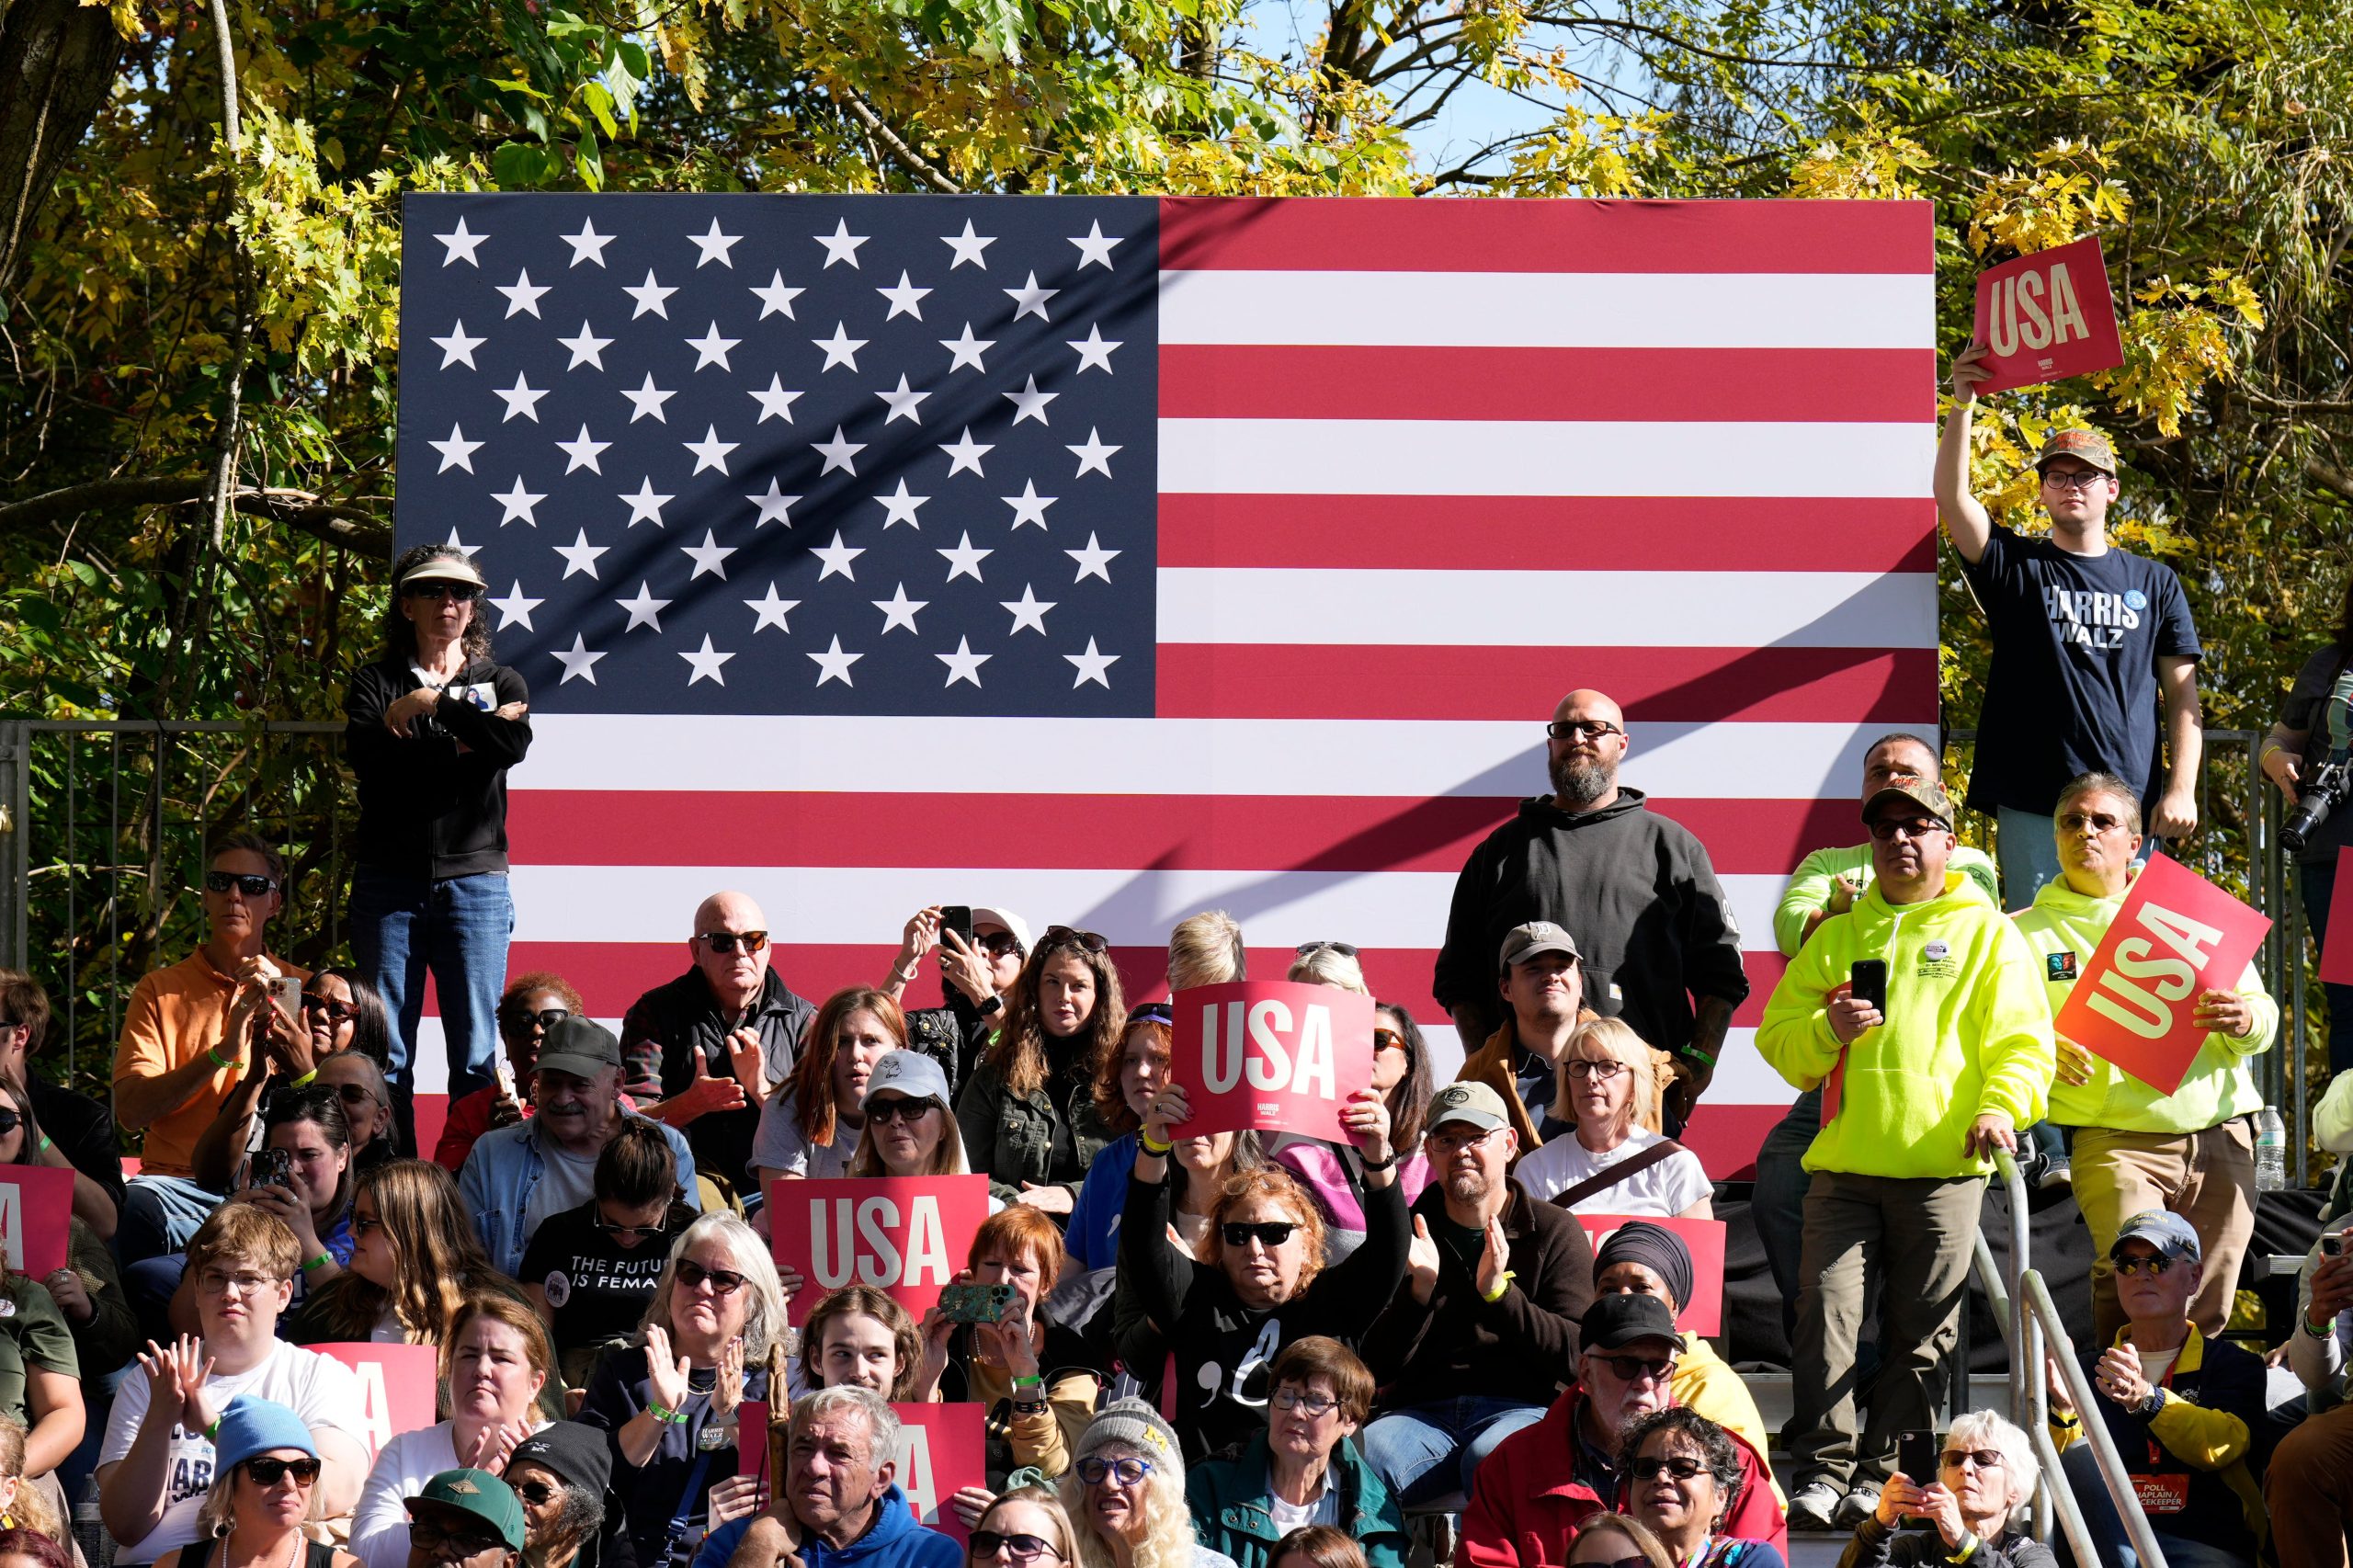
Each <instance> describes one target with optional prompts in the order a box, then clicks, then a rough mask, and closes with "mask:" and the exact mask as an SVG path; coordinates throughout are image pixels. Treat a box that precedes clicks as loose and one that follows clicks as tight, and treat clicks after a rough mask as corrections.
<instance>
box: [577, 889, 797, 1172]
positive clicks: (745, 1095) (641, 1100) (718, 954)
mask: <svg viewBox="0 0 2353 1568" xmlns="http://www.w3.org/2000/svg"><path fill="white" fill-rule="evenodd" d="M768 953H769V947H768V922H767V915H764V914H762V913H761V912H760V906H759V905H758V904H757V903H755V902H753V900H752V897H751V895H750V894H748V893H741V892H715V893H713V894H711V895H710V897H709V898H707V899H704V900H703V901H702V903H700V904H699V905H697V906H696V908H695V917H694V927H693V929H692V930H691V931H690V932H689V933H688V937H687V959H688V966H689V967H688V970H687V972H686V973H684V974H682V975H680V976H679V977H678V978H677V979H676V980H673V981H669V982H667V983H665V984H661V985H657V986H655V987H654V989H653V990H651V991H649V992H647V993H646V994H644V995H642V996H641V997H639V998H638V999H637V1001H636V1002H635V1004H633V1005H632V1006H631V1008H630V1010H629V1014H628V1016H627V1017H624V1018H623V1019H622V1020H621V1058H622V1061H623V1062H624V1063H625V1064H626V1074H625V1077H624V1087H625V1088H626V1089H627V1090H628V1092H629V1095H630V1096H631V1098H632V1099H634V1100H636V1102H637V1103H638V1104H639V1105H640V1106H641V1107H642V1108H643V1114H644V1115H646V1116H648V1117H650V1118H652V1119H654V1120H655V1121H659V1122H662V1123H664V1124H665V1125H667V1126H670V1127H675V1128H676V1129H678V1130H679V1131H682V1132H684V1133H685V1134H686V1135H687V1142H688V1144H689V1145H691V1146H692V1148H693V1149H694V1154H695V1165H696V1168H697V1169H699V1170H700V1171H702V1172H703V1173H704V1174H705V1175H716V1176H723V1177H725V1178H726V1180H727V1181H728V1182H729V1183H730V1184H731V1185H733V1187H734V1188H735V1190H736V1192H737V1194H738V1195H739V1196H741V1197H742V1198H743V1199H744V1200H745V1204H746V1206H751V1205H755V1204H756V1203H757V1202H758V1201H759V1196H760V1194H759V1189H758V1187H757V1186H756V1184H755V1183H753V1181H752V1180H751V1177H750V1175H749V1169H750V1165H751V1157H752V1138H753V1135H754V1134H755V1133H756V1131H758V1130H759V1125H760V1107H761V1105H762V1104H763V1103H765V1102H766V1101H767V1097H768V1096H769V1095H770V1094H771V1093H773V1092H774V1091H775V1088H776V1085H779V1084H780V1083H782V1082H783V1081H784V1078H785V1075H786V1074H789V1073H790V1072H791V1070H792V1064H793V1062H795V1061H796V1060H797V1059H798V1058H799V1057H800V1054H801V1036H802V1033H803V1031H805V1030H806V1029H807V1028H809V1024H810V1020H811V1019H813V1018H814V1017H816V1014H817V1009H816V1008H815V1007H814V1006H811V1005H810V1003H809V1001H808V1000H807V999H806V998H805V997H801V996H797V995H795V994H793V993H792V990H791V988H790V987H789V986H787V985H786V984H785V983H784V981H783V979H782V978H781V977H780V976H779V975H778V974H777V972H776V971H774V970H772V969H771V968H769V967H768Z"/></svg>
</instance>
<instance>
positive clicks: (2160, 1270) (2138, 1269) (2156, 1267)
mask: <svg viewBox="0 0 2353 1568" xmlns="http://www.w3.org/2000/svg"><path fill="white" fill-rule="evenodd" d="M2171 1267H2173V1259H2171V1258H2169V1257H2167V1256H2165V1254H2163V1253H2161V1252H2157V1253H2151V1254H2150V1255H2149V1256H2146V1257H2120V1258H2118V1259H2117V1260H2116V1272H2117V1275H2118V1277H2119V1278H2125V1279H2130V1278H2131V1277H2132V1276H2134V1275H2135V1274H2146V1275H2147V1276H2148V1277H2149V1278H2152V1279H2154V1278H2158V1277H2159V1276H2160V1275H2162V1274H2164V1273H2165V1270H2166V1269H2168V1268H2171Z"/></svg>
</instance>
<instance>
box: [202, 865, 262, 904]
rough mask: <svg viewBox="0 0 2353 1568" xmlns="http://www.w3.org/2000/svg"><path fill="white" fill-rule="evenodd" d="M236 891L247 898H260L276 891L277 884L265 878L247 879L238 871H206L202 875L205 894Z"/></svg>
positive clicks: (247, 877)
mask: <svg viewBox="0 0 2353 1568" xmlns="http://www.w3.org/2000/svg"><path fill="white" fill-rule="evenodd" d="M231 888H234V889H236V890H237V891H238V892H241V893H244V895H245V896H246V897H247V898H262V897H265V896H267V894H269V893H271V892H276V891H277V888H278V884H277V883H276V882H275V881H271V880H270V879H269V878H267V877H249V876H246V875H244V873H242V872H238V871H207V872H205V873H204V891H205V892H228V891H229V890H230V889H231Z"/></svg>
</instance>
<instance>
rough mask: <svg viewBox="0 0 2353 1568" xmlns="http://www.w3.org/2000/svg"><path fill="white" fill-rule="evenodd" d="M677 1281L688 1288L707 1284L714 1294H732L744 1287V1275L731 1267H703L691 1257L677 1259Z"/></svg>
mask: <svg viewBox="0 0 2353 1568" xmlns="http://www.w3.org/2000/svg"><path fill="white" fill-rule="evenodd" d="M678 1283H679V1284H681V1285H684V1286H686V1287H687V1288H688V1290H692V1289H694V1288H695V1287H696V1286H698V1285H708V1286H710V1293H711V1294H712V1295H714V1296H732V1295H733V1294H734V1293H735V1292H736V1291H738V1290H742V1289H743V1288H744V1277H743V1276H742V1275H740V1274H738V1273H736V1272H735V1271H734V1270H733V1269H732V1268H705V1267H703V1266H702V1265H701V1264H699V1263H697V1262H695V1261H694V1260H693V1259H692V1258H686V1257H682V1258H680V1259H679V1260H678Z"/></svg>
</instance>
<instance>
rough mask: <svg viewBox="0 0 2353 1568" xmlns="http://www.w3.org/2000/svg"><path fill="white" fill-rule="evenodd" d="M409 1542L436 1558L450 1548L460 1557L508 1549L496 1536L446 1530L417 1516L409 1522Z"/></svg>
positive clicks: (477, 1531) (473, 1531)
mask: <svg viewBox="0 0 2353 1568" xmlns="http://www.w3.org/2000/svg"><path fill="white" fill-rule="evenodd" d="M408 1542H409V1544H410V1545H411V1546H415V1547H421V1548H423V1549H424V1550H425V1551H427V1552H429V1553H430V1554H432V1555H433V1556H436V1557H438V1556H440V1555H441V1554H442V1552H443V1551H444V1550H446V1549H448V1548H450V1547H455V1548H456V1549H457V1552H458V1555H459V1556H460V1557H479V1556H481V1555H482V1554H483V1552H485V1551H505V1550H506V1542H505V1541H503V1540H499V1539H497V1538H496V1537H495V1536H487V1535H483V1533H482V1532H481V1531H479V1530H450V1529H444V1528H441V1527H440V1526H439V1525H437V1524H434V1523H432V1522H430V1521H429V1520H426V1519H420V1518H418V1517H415V1515H411V1516H410V1517H409V1521H408Z"/></svg>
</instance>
